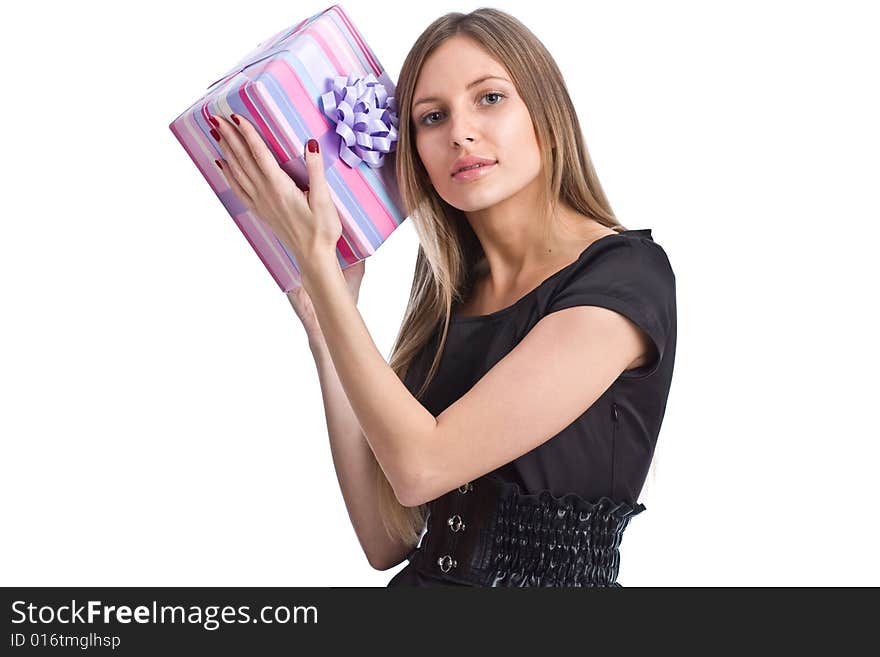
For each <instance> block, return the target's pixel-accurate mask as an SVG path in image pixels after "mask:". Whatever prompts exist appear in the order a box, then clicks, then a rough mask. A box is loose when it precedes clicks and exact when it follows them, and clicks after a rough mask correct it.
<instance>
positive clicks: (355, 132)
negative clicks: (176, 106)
mask: <svg viewBox="0 0 880 657" xmlns="http://www.w3.org/2000/svg"><path fill="white" fill-rule="evenodd" d="M394 93H395V87H394V83H393V82H392V80H391V79H390V78H389V77H388V74H387V73H386V72H385V69H384V68H383V67H382V65H381V64H380V63H379V60H378V58H377V57H376V55H375V53H374V52H373V51H372V49H371V48H370V47H369V46H368V45H367V42H366V40H365V39H364V38H363V36H362V35H361V34H360V32H359V31H358V30H357V29H356V28H355V26H354V24H353V23H352V22H351V19H350V18H349V17H348V16H347V15H346V13H345V12H344V11H343V9H342V7H341V6H340V5H338V4H337V5H333V6H332V7H330V8H328V9H326V10H324V11H322V12H319V13H317V14H315V15H313V16H311V17H310V18H307V19H305V20H304V21H302V22H301V23H299V24H297V25H295V26H293V27H290V28H287V29H285V30H282V31H281V32H278V33H277V34H275V35H274V36H272V37H270V38H269V39H266V40H265V41H263V42H261V43H259V44H258V45H257V47H256V48H255V49H254V50H253V51H252V52H251V53H249V54H248V55H246V56H245V57H244V58H242V59H241V61H239V62H238V63H237V64H236V65H235V66H233V67H232V69H230V70H229V71H227V72H226V73H225V74H224V75H222V76H221V77H220V78H219V79H218V80H216V81H215V82H213V83H212V84H211V85H210V86H208V88H207V92H206V93H205V94H204V95H203V96H202V97H201V98H200V99H199V100H198V101H196V102H195V103H193V104H192V106H190V108H189V109H187V110H186V111H185V112H183V113H182V114H181V115H180V116H178V117H177V118H176V119H174V121H173V122H172V123H171V124H170V125H169V128H170V129H171V132H172V133H174V136H175V137H176V138H177V140H178V141H179V142H180V144H181V146H183V148H184V149H185V151H186V152H187V154H188V155H189V157H190V158H191V159H192V161H193V162H194V163H195V165H196V167H197V168H198V170H199V171H200V172H201V174H202V176H204V178H205V180H207V181H208V184H209V185H210V186H211V188H212V189H213V190H214V192H215V193H216V194H217V197H218V198H219V199H220V202H221V203H222V204H223V206H224V207H225V208H226V211H227V212H228V213H229V215H230V216H231V217H232V219H233V220H234V221H235V223H236V225H237V226H238V228H239V230H240V231H241V232H242V233H243V234H244V236H245V238H246V239H247V241H248V242H249V243H250V245H251V247H253V249H254V251H255V252H256V253H257V255H258V256H259V257H260V259H261V260H262V261H263V264H264V265H265V266H266V269H267V270H268V271H269V273H270V274H271V275H272V277H273V278H274V279H275V281H276V283H277V284H278V286H279V287H280V288H281V289H282V291H284V292H288V291H290V290H291V289H294V288H295V287H298V286H300V285H301V284H302V283H301V278H300V274H299V271H300V268H299V265H298V263H297V262H296V260H295V258H294V257H293V255H292V254H291V253H290V252H289V250H288V249H287V248H286V247H285V246H284V244H282V243H281V241H280V240H279V239H278V238H277V237H276V236H275V235H274V234H273V233H272V231H271V230H270V229H269V228H268V226H267V225H266V224H265V223H264V222H263V221H262V220H260V219H259V217H258V216H256V215H254V214H253V213H252V212H250V211H248V209H247V208H246V207H245V206H244V204H243V203H242V202H241V201H240V200H239V198H238V197H237V196H236V194H235V192H233V190H232V189H231V188H230V187H229V186H228V185H227V184H226V182H225V179H224V176H223V173H222V172H221V171H220V170H219V169H218V168H217V165H216V164H214V160H215V159H221V158H222V152H221V151H220V147H219V145H218V144H217V142H216V141H215V140H214V138H213V137H211V128H212V127H213V126H212V125H211V124H210V122H209V120H208V117H209V116H210V115H211V114H213V115H216V116H223V117H226V118H227V119H229V117H230V115H231V114H238V115H240V116H243V117H245V118H246V119H247V120H248V121H250V122H251V123H252V124H253V125H254V127H255V128H256V129H257V130H258V131H259V132H260V134H261V135H262V137H263V140H264V142H265V143H266V145H267V146H268V148H269V150H270V151H271V152H272V153H273V154H274V155H275V159H276V160H277V161H278V164H279V165H280V166H281V168H282V169H284V171H286V172H287V174H288V175H290V176H291V178H293V180H295V181H296V183H297V184H298V185H299V186H300V187H302V186H304V185H305V184H307V182H308V174H307V172H306V165H305V158H304V154H303V153H304V144H305V142H306V141H308V139H310V138H314V139H317V140H318V141H319V143H320V145H321V155H322V157H323V160H324V166H325V175H326V179H327V184H328V185H329V187H330V190H331V193H332V196H333V201H334V204H335V205H336V209H337V210H338V212H339V218H340V220H341V223H342V237H341V238H340V240H339V242H338V243H337V245H336V257H337V259H338V261H339V264H340V266H341V267H342V268H343V269H344V268H346V267H348V266H350V265H352V264H355V263H356V262H358V261H360V260H363V259H364V258H366V257H368V256H370V255H371V254H373V253H374V252H375V251H376V249H377V248H379V246H380V245H381V244H382V243H383V242H384V241H385V240H386V239H388V236H389V235H390V234H391V233H392V232H393V231H394V229H395V228H397V227H398V226H399V225H400V224H401V222H402V221H403V219H404V217H403V213H402V210H401V202H400V197H399V192H398V188H397V180H396V178H395V167H394V159H393V158H394V151H395V146H396V142H397V125H398V123H397V105H396V102H395V99H394Z"/></svg>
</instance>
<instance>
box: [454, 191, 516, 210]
mask: <svg viewBox="0 0 880 657" xmlns="http://www.w3.org/2000/svg"><path fill="white" fill-rule="evenodd" d="M453 191H455V192H456V193H455V194H454V195H452V196H445V197H443V200H444V201H446V202H447V203H449V205H451V206H452V207H454V208H455V209H457V210H461V211H462V212H479V211H480V210H485V209H486V208H491V207H492V206H493V205H497V204H498V203H501V202H502V201H504V200H506V199H508V198H510V194H506V193H504V192H499V191H498V190H493V189H489V188H488V187H486V189H473V190H467V191H462V190H460V189H456V190H453Z"/></svg>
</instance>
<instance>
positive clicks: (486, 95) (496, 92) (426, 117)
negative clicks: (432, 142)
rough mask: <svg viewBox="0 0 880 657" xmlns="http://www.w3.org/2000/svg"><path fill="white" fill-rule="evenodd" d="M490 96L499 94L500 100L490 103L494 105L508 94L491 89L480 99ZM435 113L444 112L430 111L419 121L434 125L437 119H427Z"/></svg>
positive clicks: (423, 123)
mask: <svg viewBox="0 0 880 657" xmlns="http://www.w3.org/2000/svg"><path fill="white" fill-rule="evenodd" d="M488 96H498V102H496V103H489V105H490V106H492V105H499V104H500V103H501V99H502V98H506V96H505V95H504V94H503V93H501V92H499V91H490V92H488V93H485V94H483V95H482V96H480V99H481V100H482V99H483V98H487V97H488ZM434 114H442V112H439V111H434V112H428V113H427V114H424V115H423V116H422V118H421V119H419V123H420V124H422V125H424V126H432V125H434V124H435V121H428V120H427V119H428V117H430V116H433V115H434Z"/></svg>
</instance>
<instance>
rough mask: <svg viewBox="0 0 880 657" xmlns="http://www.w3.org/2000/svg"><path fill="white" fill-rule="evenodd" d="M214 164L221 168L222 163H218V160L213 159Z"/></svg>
mask: <svg viewBox="0 0 880 657" xmlns="http://www.w3.org/2000/svg"><path fill="white" fill-rule="evenodd" d="M214 164H216V165H217V166H218V167H220V168H221V169H222V168H223V165H222V164H220V160H214Z"/></svg>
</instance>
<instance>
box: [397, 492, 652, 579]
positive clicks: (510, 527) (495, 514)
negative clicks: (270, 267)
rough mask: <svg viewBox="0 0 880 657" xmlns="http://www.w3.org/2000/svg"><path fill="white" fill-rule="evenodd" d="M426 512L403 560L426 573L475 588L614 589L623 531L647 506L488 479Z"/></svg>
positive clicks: (438, 501) (441, 499) (442, 499)
mask: <svg viewBox="0 0 880 657" xmlns="http://www.w3.org/2000/svg"><path fill="white" fill-rule="evenodd" d="M429 509H430V514H429V516H428V524H427V529H428V531H427V533H426V534H425V535H424V536H423V537H422V541H421V544H420V545H419V546H418V547H417V548H414V549H413V550H412V551H411V552H410V553H409V555H408V558H409V560H410V563H411V564H412V565H413V567H414V568H416V569H417V570H419V571H421V572H423V573H425V574H427V575H433V576H434V577H440V578H443V579H447V580H451V581H453V582H457V583H461V584H471V585H475V586H498V587H520V586H566V587H571V586H588V587H598V586H612V587H619V586H620V584H618V583H617V573H618V570H619V567H620V553H619V550H618V548H619V546H620V541H621V538H622V536H623V530H624V529H625V528H626V526H627V524H628V523H629V521H630V518H632V517H633V516H635V515H638V514H639V513H641V512H642V511H644V510H645V505H644V504H636V505H635V506H632V505H630V504H628V503H625V502H614V501H613V500H611V499H610V498H608V497H601V498H599V499H598V500H597V501H595V502H590V501H587V500H585V499H584V498H582V497H580V496H579V495H576V494H573V493H569V494H567V495H563V496H562V497H554V496H553V494H552V493H551V492H550V491H548V490H545V491H542V492H540V493H538V494H528V495H524V494H521V493H520V488H519V486H517V485H516V484H515V483H512V482H505V481H502V480H500V479H498V478H496V477H495V476H493V475H486V476H484V477H480V478H479V479H477V480H475V481H473V482H469V483H467V484H465V485H464V486H460V487H459V488H457V489H455V490H453V491H450V492H449V493H446V494H445V495H443V496H442V497H439V498H438V499H436V500H434V501H432V502H431V503H430V505H429Z"/></svg>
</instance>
